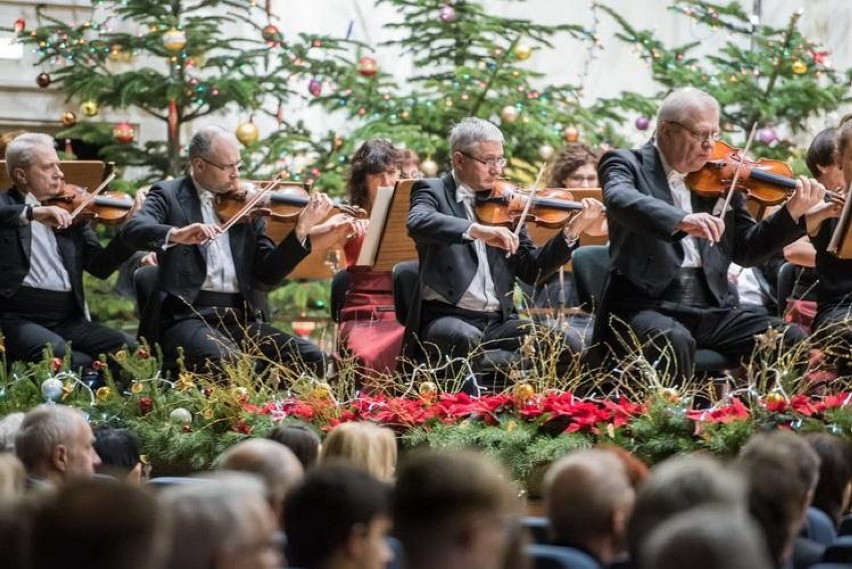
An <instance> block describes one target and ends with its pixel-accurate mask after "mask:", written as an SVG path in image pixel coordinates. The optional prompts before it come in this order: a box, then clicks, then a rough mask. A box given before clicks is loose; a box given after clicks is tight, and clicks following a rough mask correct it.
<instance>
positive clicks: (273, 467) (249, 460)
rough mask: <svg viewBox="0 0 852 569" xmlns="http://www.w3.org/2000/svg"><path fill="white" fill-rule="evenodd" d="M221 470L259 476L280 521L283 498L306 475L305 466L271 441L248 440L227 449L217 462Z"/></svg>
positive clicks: (284, 448)
mask: <svg viewBox="0 0 852 569" xmlns="http://www.w3.org/2000/svg"><path fill="white" fill-rule="evenodd" d="M216 468H217V469H218V470H232V471H238V472H247V473H249V474H255V475H257V476H259V477H260V479H261V480H262V481H263V484H264V486H265V487H266V499H267V501H268V502H269V505H270V506H271V507H272V511H273V512H274V513H275V518H276V519H277V520H279V523H280V520H281V514H282V513H283V511H284V497H285V496H286V495H287V492H289V491H290V489H291V488H292V487H293V486H295V485H296V484H297V483H298V482H299V481H300V480H301V479H302V476H303V475H304V469H303V468H302V463H301V462H299V459H298V458H296V455H295V454H293V453H292V452H290V449H288V448H287V447H285V446H284V445H281V444H278V443H276V442H274V441H270V440H268V439H248V440H245V441H241V442H239V443H237V444H235V445H234V446H232V447H231V448H229V449H227V450H226V451H225V452H223V453H222V454H221V455H219V458H218V459H217V460H216Z"/></svg>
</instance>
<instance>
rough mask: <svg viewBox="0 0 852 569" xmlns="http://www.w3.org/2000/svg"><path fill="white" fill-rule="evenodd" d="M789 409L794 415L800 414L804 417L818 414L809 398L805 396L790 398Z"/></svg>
mask: <svg viewBox="0 0 852 569" xmlns="http://www.w3.org/2000/svg"><path fill="white" fill-rule="evenodd" d="M790 407H792V409H793V411H795V412H796V413H800V414H802V415H804V416H806V417H810V416H811V415H815V414H817V413H818V412H819V409H818V408H817V406H816V405H814V403H813V402H812V401H811V399H810V397H808V396H807V395H794V396H793V397H791V398H790Z"/></svg>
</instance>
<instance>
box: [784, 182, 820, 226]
mask: <svg viewBox="0 0 852 569" xmlns="http://www.w3.org/2000/svg"><path fill="white" fill-rule="evenodd" d="M824 197H825V187H823V185H822V184H820V183H819V182H817V181H816V180H814V179H810V178H806V177H804V176H801V177H799V179H798V180H797V181H796V190H795V191H794V192H793V195H792V196H791V197H790V199H788V200H787V204H786V207H787V211H788V212H789V213H790V217H792V218H793V220H794V221H799V218H800V217H802V216H803V215H804V214H805V213H807V212H808V210H810V209H811V208H813V207H814V206H815V205H817V204H819V203H820V202H822V200H823V198H824Z"/></svg>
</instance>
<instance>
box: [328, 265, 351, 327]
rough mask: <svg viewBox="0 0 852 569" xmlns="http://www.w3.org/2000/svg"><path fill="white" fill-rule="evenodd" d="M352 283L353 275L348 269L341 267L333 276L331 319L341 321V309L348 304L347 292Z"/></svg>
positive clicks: (336, 321) (335, 321)
mask: <svg viewBox="0 0 852 569" xmlns="http://www.w3.org/2000/svg"><path fill="white" fill-rule="evenodd" d="M351 285H352V276H351V275H350V274H349V271H347V270H346V269H340V270H339V271H337V272H336V273H334V276H333V277H332V278H331V319H332V320H333V321H334V323H335V324H337V323H339V322H340V310H341V309H342V308H343V307H344V306H346V293H347V292H349V287H350V286H351Z"/></svg>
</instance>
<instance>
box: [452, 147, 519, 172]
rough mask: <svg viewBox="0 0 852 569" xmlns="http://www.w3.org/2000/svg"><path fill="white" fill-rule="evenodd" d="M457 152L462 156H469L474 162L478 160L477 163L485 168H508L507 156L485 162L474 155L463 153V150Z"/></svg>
mask: <svg viewBox="0 0 852 569" xmlns="http://www.w3.org/2000/svg"><path fill="white" fill-rule="evenodd" d="M456 152H458V153H459V154H462V155H464V156H467V157H468V158H470V159H472V160H476V161H477V162H479V163H480V164H482V165H483V166H488V167H489V168H503V167H505V166H506V164H507V162H508V161H507V160H506V157H505V156H501V157H500V158H492V159H491V160H483V159H482V158H477V157H476V156H474V155H473V154H468V153H467V152H462V151H461V150H457V151H456Z"/></svg>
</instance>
